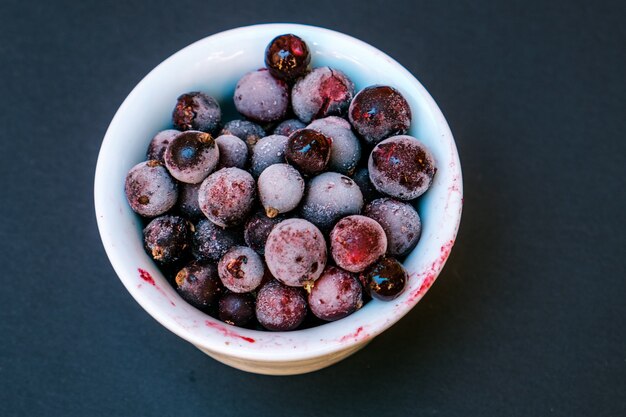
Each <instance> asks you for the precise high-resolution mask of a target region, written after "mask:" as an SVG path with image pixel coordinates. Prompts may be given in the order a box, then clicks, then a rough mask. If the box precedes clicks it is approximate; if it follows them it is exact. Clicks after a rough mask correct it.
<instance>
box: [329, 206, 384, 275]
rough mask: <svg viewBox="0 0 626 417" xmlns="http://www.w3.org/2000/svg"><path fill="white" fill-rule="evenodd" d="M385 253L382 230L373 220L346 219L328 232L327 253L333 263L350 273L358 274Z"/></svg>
mask: <svg viewBox="0 0 626 417" xmlns="http://www.w3.org/2000/svg"><path fill="white" fill-rule="evenodd" d="M386 251H387V237H386V236H385V231H384V230H383V228H382V227H381V225H380V224H378V223H377V222H376V221H375V220H372V219H370V218H369V217H365V216H359V215H354V216H348V217H344V218H343V219H341V220H339V222H338V223H337V224H336V225H335V227H334V228H333V230H332V231H331V232H330V252H331V254H332V256H333V259H334V260H335V263H336V264H337V265H338V266H340V267H341V268H343V269H345V270H347V271H350V272H360V271H362V270H364V269H365V268H367V267H368V266H370V265H371V264H373V263H374V262H375V261H376V260H377V259H378V258H380V257H381V256H383V255H384V254H385V252H386Z"/></svg>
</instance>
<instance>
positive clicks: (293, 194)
mask: <svg viewBox="0 0 626 417" xmlns="http://www.w3.org/2000/svg"><path fill="white" fill-rule="evenodd" d="M258 187H259V200H261V204H262V205H263V207H264V208H265V213H266V214H267V216H268V217H276V216H277V215H278V214H280V213H286V212H288V211H291V210H293V209H295V208H296V207H297V206H298V204H299V203H300V200H302V196H303V195H304V180H303V179H302V176H301V175H300V173H299V172H298V170H296V169H295V168H294V167H292V166H291V165H288V164H274V165H270V166H269V167H267V168H265V170H264V171H263V172H262V173H261V175H260V176H259V180H258Z"/></svg>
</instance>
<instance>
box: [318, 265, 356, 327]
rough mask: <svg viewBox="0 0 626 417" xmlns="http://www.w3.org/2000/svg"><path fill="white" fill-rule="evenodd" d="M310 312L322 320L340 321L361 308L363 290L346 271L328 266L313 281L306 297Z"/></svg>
mask: <svg viewBox="0 0 626 417" xmlns="http://www.w3.org/2000/svg"><path fill="white" fill-rule="evenodd" d="M308 301H309V308H310V309H311V312H312V313H313V314H315V315H316V316H317V317H319V318H320V319H322V320H326V321H335V320H339V319H342V318H344V317H346V316H348V315H350V314H352V313H354V312H355V311H356V310H358V309H359V308H361V306H363V290H362V289H361V284H360V283H359V281H358V279H357V278H356V277H355V276H354V275H352V274H351V273H350V272H348V271H344V270H343V269H340V268H337V267H334V266H329V267H326V269H325V270H324V272H323V273H322V276H321V277H320V278H319V279H318V280H317V281H315V285H314V286H313V288H312V289H311V292H310V293H309V296H308Z"/></svg>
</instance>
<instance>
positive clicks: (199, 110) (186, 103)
mask: <svg viewBox="0 0 626 417" xmlns="http://www.w3.org/2000/svg"><path fill="white" fill-rule="evenodd" d="M221 120H222V111H221V109H220V105H219V104H218V102H217V101H216V100H215V99H214V98H213V97H211V96H209V95H207V94H204V93H201V92H198V91H194V92H191V93H187V94H183V95H181V96H180V97H178V100H177V102H176V107H174V112H173V113H172V121H173V123H174V126H175V127H176V129H178V130H200V131H202V132H208V133H215V131H216V129H217V128H218V127H219V124H220V121H221Z"/></svg>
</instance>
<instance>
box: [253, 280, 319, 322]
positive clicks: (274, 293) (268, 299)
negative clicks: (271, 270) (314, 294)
mask: <svg viewBox="0 0 626 417" xmlns="http://www.w3.org/2000/svg"><path fill="white" fill-rule="evenodd" d="M306 312H307V308H306V300H305V299H304V294H303V291H302V289H300V288H293V287H287V286H285V285H283V284H281V283H280V282H278V281H270V282H268V283H267V284H265V285H264V286H263V287H261V289H260V290H259V294H258V295H257V299H256V317H257V320H258V321H259V323H261V325H262V326H263V327H265V328H266V329H268V330H273V331H283V332H284V331H288V330H293V329H295V328H296V327H298V326H299V325H300V324H301V323H302V321H303V320H304V318H305V316H306Z"/></svg>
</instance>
